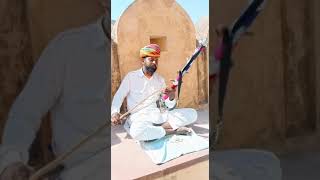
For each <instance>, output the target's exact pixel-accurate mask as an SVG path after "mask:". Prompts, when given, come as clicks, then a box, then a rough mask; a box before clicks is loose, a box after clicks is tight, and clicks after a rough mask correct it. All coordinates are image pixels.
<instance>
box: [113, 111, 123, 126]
mask: <svg viewBox="0 0 320 180" xmlns="http://www.w3.org/2000/svg"><path fill="white" fill-rule="evenodd" d="M111 123H112V124H113V125H120V124H122V120H121V119H120V114H119V113H114V114H112V116H111Z"/></svg>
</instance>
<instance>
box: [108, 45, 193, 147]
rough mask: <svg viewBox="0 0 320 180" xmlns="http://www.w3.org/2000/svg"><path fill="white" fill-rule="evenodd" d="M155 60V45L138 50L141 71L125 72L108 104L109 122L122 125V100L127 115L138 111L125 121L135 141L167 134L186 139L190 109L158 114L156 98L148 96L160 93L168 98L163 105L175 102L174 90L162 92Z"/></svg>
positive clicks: (157, 48) (157, 50) (190, 114)
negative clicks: (125, 100)
mask: <svg viewBox="0 0 320 180" xmlns="http://www.w3.org/2000/svg"><path fill="white" fill-rule="evenodd" d="M159 57H160V47H159V46H158V45H156V44H150V45H147V46H145V47H143V48H141V50H140V58H141V64H142V68H140V69H138V70H135V71H132V72H129V73H128V74H127V75H126V76H125V77H124V79H123V81H122V82H121V84H120V87H119V89H118V91H117V92H116V94H115V95H114V98H113V101H112V108H111V116H112V118H111V120H112V123H114V124H121V123H122V120H121V119H120V114H119V111H120V107H121V105H122V103H123V100H124V98H125V97H127V105H128V110H129V111H130V110H132V109H133V108H134V107H136V106H137V105H138V106H137V109H138V110H133V112H131V115H130V117H129V118H128V120H127V121H126V125H127V126H129V134H130V135H131V136H132V137H133V138H134V139H135V140H138V141H149V140H155V139H159V138H162V137H164V136H165V135H169V134H183V135H187V134H189V133H191V129H190V128H187V127H185V126H186V125H189V124H191V123H193V122H195V121H196V119H197V112H196V111H195V110H194V109H190V108H185V109H174V110H172V111H165V112H161V111H160V110H159V108H158V107H157V103H156V100H157V99H158V97H159V96H157V94H156V95H154V96H152V94H153V93H154V92H157V91H159V90H161V89H163V90H164V93H166V94H168V95H169V98H168V99H167V100H166V101H165V103H166V104H167V105H169V104H175V102H176V100H175V99H174V97H175V90H173V89H171V88H166V84H165V80H164V79H163V78H162V77H161V76H160V75H159V74H158V73H156V70H157V67H158V61H159ZM145 99H146V100H145ZM139 107H140V108H139ZM141 107H142V108H141Z"/></svg>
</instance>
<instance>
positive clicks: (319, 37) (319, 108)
mask: <svg viewBox="0 0 320 180" xmlns="http://www.w3.org/2000/svg"><path fill="white" fill-rule="evenodd" d="M313 8H314V9H313V13H314V14H313V16H314V18H313V23H314V29H315V30H314V32H313V33H314V37H315V38H314V39H315V41H314V46H315V47H314V49H315V62H316V65H315V67H316V79H315V83H316V100H317V104H316V112H317V129H318V131H317V132H318V134H320V33H319V32H320V24H319V22H320V11H319V10H320V1H318V0H313Z"/></svg>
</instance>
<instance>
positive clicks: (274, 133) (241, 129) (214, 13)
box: [210, 0, 284, 148]
mask: <svg viewBox="0 0 320 180" xmlns="http://www.w3.org/2000/svg"><path fill="white" fill-rule="evenodd" d="M247 2H248V1H247V0H239V1H237V2H235V1H232V0H216V1H215V3H211V5H212V6H213V7H212V8H211V11H210V13H211V16H210V17H211V18H210V27H211V28H210V33H211V35H214V37H212V38H213V41H214V39H216V37H215V33H214V28H213V27H215V26H216V25H217V24H221V23H222V24H227V25H229V24H231V23H232V22H233V21H234V20H235V18H236V17H238V16H239V14H240V12H241V11H242V9H243V7H244V6H246V5H247ZM280 15H281V14H280V2H279V1H277V0H270V1H268V4H267V6H266V7H265V10H264V11H263V13H262V14H261V15H260V16H259V17H258V18H257V21H256V22H255V23H254V24H253V26H252V27H251V29H250V31H252V32H253V36H250V37H243V38H242V39H241V41H240V42H239V44H238V46H237V47H235V49H234V54H233V60H234V66H233V68H232V71H231V76H230V81H229V84H228V92H227V96H226V99H225V109H224V119H225V126H224V129H223V136H222V146H221V147H229V148H230V147H245V146H247V147H248V146H257V147H261V146H266V145H268V144H270V143H274V142H279V141H281V138H282V137H283V135H282V134H283V129H284V122H283V119H284V92H283V61H282V36H281V33H282V31H281V18H280ZM211 42H212V41H211ZM214 101H216V97H211V98H210V108H211V111H213V109H214V108H216V107H214V106H212V104H214V103H213V102H214ZM213 116H215V115H212V116H211V117H213ZM212 121H213V120H212Z"/></svg>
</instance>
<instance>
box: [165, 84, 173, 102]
mask: <svg viewBox="0 0 320 180" xmlns="http://www.w3.org/2000/svg"><path fill="white" fill-rule="evenodd" d="M164 93H165V94H167V95H168V96H169V99H170V100H173V99H174V98H175V96H176V89H172V88H171V87H167V88H166V89H165V90H164Z"/></svg>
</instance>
